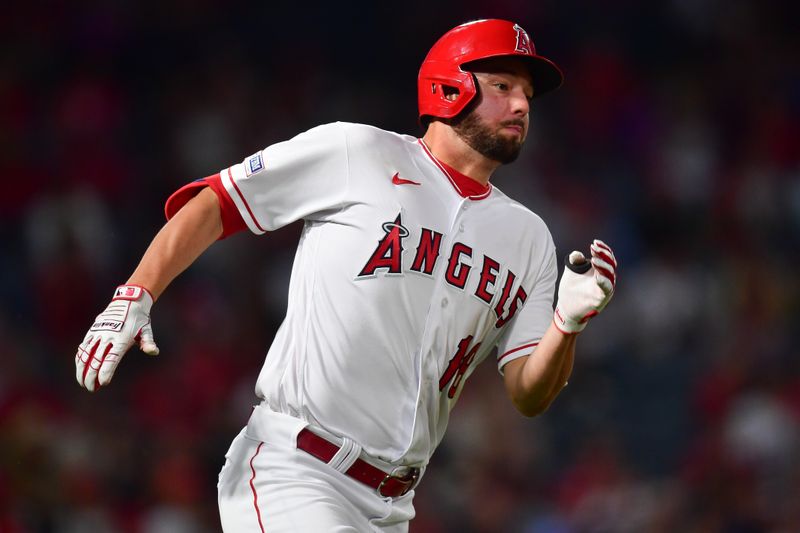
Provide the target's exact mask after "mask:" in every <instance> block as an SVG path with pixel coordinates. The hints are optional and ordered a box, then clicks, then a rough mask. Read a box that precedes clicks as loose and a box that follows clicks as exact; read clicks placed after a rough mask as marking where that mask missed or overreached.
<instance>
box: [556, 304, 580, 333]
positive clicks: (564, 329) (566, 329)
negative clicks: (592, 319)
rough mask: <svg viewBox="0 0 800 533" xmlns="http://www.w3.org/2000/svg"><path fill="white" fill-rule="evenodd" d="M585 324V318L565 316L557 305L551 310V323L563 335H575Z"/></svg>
mask: <svg viewBox="0 0 800 533" xmlns="http://www.w3.org/2000/svg"><path fill="white" fill-rule="evenodd" d="M586 324H587V321H586V320H583V321H578V320H575V319H573V318H569V317H568V316H565V315H564V313H562V311H561V309H559V308H558V307H556V309H555V311H554V312H553V325H554V326H555V327H556V329H557V330H558V331H560V332H561V333H563V334H564V335H576V334H578V333H580V332H581V331H583V330H584V328H586Z"/></svg>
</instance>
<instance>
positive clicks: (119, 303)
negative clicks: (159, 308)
mask: <svg viewBox="0 0 800 533" xmlns="http://www.w3.org/2000/svg"><path fill="white" fill-rule="evenodd" d="M152 306H153V297H152V296H151V295H150V292H149V291H148V290H147V289H145V288H144V287H140V286H138V285H120V286H119V287H117V290H116V291H115V292H114V297H113V298H112V299H111V303H109V304H108V307H106V309H105V311H103V312H102V313H100V314H99V315H97V318H95V320H94V323H93V324H92V327H90V328H89V332H88V333H87V334H86V337H84V339H83V342H82V343H81V345H80V346H78V353H77V354H75V377H76V378H77V380H78V383H79V384H80V385H81V387H85V388H87V389H88V390H89V391H92V392H93V391H95V390H96V389H99V388H100V387H101V386H104V385H108V384H109V383H110V382H111V378H112V377H113V376H114V371H115V370H116V368H117V365H118V364H119V362H120V360H122V356H123V355H125V352H127V351H128V350H129V349H130V347H131V346H133V344H134V343H137V344H138V345H139V348H140V349H141V350H142V351H143V352H144V353H146V354H148V355H158V346H156V343H155V339H153V328H152V326H151V325H150V308H151V307H152Z"/></svg>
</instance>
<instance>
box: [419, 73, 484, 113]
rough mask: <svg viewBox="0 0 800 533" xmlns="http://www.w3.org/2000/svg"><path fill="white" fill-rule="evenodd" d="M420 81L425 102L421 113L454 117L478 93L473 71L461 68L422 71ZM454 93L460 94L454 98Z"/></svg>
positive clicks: (421, 97)
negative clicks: (433, 71) (431, 71)
mask: <svg viewBox="0 0 800 533" xmlns="http://www.w3.org/2000/svg"><path fill="white" fill-rule="evenodd" d="M419 81H420V83H419V85H418V88H419V90H420V95H419V96H420V101H421V102H424V109H420V111H421V113H420V115H431V116H434V117H439V118H452V117H454V116H456V115H457V114H459V113H460V112H461V110H462V109H464V108H465V107H466V106H467V104H469V102H470V101H471V100H472V99H473V98H474V97H475V95H476V94H477V90H476V87H475V78H474V77H473V75H472V73H470V72H465V71H463V70H461V69H460V68H459V69H457V70H453V69H446V70H445V69H440V70H438V71H437V72H436V73H428V72H421V73H420V80H419ZM423 93H424V94H423ZM453 94H457V95H458V96H457V97H456V98H453V97H452V95H453Z"/></svg>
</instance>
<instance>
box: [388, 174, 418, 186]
mask: <svg viewBox="0 0 800 533" xmlns="http://www.w3.org/2000/svg"><path fill="white" fill-rule="evenodd" d="M392 183H394V184H395V185H422V184H421V183H419V182H417V181H411V180H407V179H405V178H401V177H400V173H399V172H395V173H394V176H392Z"/></svg>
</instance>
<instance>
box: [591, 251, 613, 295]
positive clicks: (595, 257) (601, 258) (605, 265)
mask: <svg viewBox="0 0 800 533" xmlns="http://www.w3.org/2000/svg"><path fill="white" fill-rule="evenodd" d="M590 248H591V251H592V266H594V269H595V279H596V280H597V284H598V285H599V286H600V288H601V289H603V292H605V293H606V294H609V293H611V292H612V291H613V290H614V288H615V287H616V285H617V273H616V270H617V258H616V257H615V256H614V252H613V251H612V250H611V247H610V246H608V245H607V244H606V243H604V242H603V241H601V240H599V239H595V240H594V242H593V243H592V245H591V247H590Z"/></svg>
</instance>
